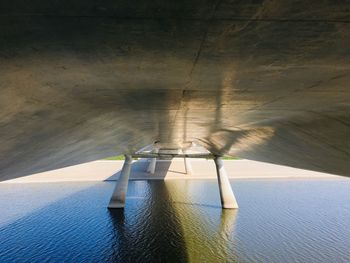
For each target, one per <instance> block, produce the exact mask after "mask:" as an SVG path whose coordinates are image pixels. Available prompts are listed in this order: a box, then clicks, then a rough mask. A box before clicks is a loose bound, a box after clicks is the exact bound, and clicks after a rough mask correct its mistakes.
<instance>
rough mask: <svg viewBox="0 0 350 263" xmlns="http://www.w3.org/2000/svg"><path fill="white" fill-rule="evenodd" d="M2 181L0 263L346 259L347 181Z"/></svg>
mask: <svg viewBox="0 0 350 263" xmlns="http://www.w3.org/2000/svg"><path fill="white" fill-rule="evenodd" d="M232 186H233V188H234V191H235V194H236V198H237V200H238V202H239V205H240V208H239V210H238V211H232V210H224V211H223V210H222V209H221V208H220V200H219V193H218V189H217V184H216V182H215V181H211V180H203V181H199V180H187V181H182V180H173V181H166V182H163V181H132V182H130V184H129V191H128V196H127V202H126V207H125V210H124V212H123V211H114V212H111V211H109V210H107V209H106V206H107V204H108V201H109V198H110V195H111V193H112V191H113V188H114V183H113V182H98V183H50V184H49V183H48V184H46V183H45V184H35V183H30V184H29V183H28V184H2V185H0V262H350V180H346V179H344V180H318V181H317V180H266V181H263V180H259V181H253V180H249V181H248V180H247V181H233V182H232Z"/></svg>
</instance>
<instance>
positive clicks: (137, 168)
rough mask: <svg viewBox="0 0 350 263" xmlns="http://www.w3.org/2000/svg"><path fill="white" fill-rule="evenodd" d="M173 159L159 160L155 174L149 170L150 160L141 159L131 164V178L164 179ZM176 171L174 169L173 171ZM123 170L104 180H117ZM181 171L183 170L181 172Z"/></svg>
mask: <svg viewBox="0 0 350 263" xmlns="http://www.w3.org/2000/svg"><path fill="white" fill-rule="evenodd" d="M171 162H172V160H161V161H157V164H156V170H155V173H154V174H150V173H148V172H147V168H148V165H149V160H145V159H139V160H137V161H134V162H133V163H132V164H131V172H130V180H145V179H155V178H156V179H158V180H161V179H164V178H165V177H166V175H167V173H168V171H170V170H169V167H170V165H171ZM172 172H174V171H172ZM120 173H121V170H119V171H117V172H116V173H115V174H113V175H112V176H110V177H109V178H107V179H106V180H104V181H116V180H118V178H119V176H120ZM179 173H181V172H179Z"/></svg>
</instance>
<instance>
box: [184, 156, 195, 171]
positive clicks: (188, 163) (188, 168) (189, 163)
mask: <svg viewBox="0 0 350 263" xmlns="http://www.w3.org/2000/svg"><path fill="white" fill-rule="evenodd" d="M184 162H185V170H186V173H187V174H193V170H192V165H191V161H190V159H189V158H186V157H185V158H184Z"/></svg>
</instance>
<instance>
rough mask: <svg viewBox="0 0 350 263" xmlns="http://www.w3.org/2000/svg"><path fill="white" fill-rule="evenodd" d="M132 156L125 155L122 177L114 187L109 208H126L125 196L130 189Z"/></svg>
mask: <svg viewBox="0 0 350 263" xmlns="http://www.w3.org/2000/svg"><path fill="white" fill-rule="evenodd" d="M131 163H132V157H131V155H125V161H124V165H123V168H122V171H121V173H120V177H119V179H118V181H117V184H116V186H115V188H114V192H113V194H112V197H111V200H110V201H109V204H108V208H109V209H114V208H124V206H125V197H126V193H127V191H128V183H129V176H130V170H131Z"/></svg>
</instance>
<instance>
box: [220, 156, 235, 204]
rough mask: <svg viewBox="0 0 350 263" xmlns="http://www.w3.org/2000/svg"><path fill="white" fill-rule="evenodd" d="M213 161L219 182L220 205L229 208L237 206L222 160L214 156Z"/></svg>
mask: <svg viewBox="0 0 350 263" xmlns="http://www.w3.org/2000/svg"><path fill="white" fill-rule="evenodd" d="M214 161H215V166H216V173H217V176H218V184H219V190H220V199H221V205H222V207H223V208H231V209H235V208H238V204H237V202H236V198H235V196H234V194H233V191H232V188H231V185H230V181H229V179H228V176H227V173H226V170H225V167H224V163H223V162H222V159H221V157H215V159H214Z"/></svg>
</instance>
